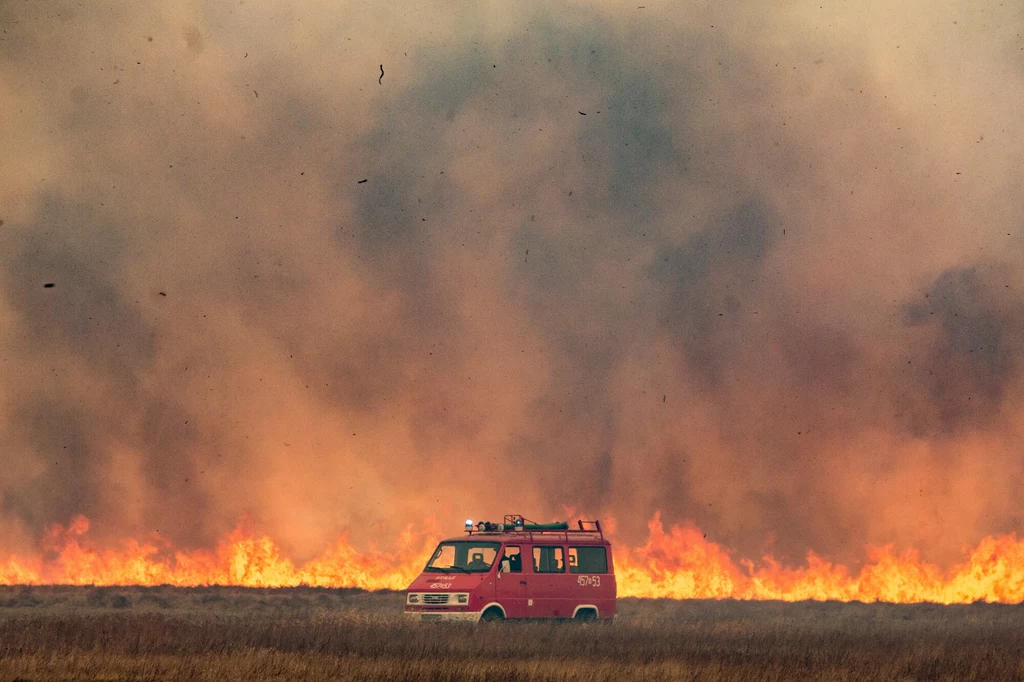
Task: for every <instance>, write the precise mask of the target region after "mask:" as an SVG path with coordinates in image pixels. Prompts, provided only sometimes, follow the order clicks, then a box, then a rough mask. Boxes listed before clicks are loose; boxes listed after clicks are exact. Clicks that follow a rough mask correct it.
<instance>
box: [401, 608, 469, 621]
mask: <svg viewBox="0 0 1024 682" xmlns="http://www.w3.org/2000/svg"><path fill="white" fill-rule="evenodd" d="M405 618H406V620H413V621H416V622H423V623H428V622H434V623H475V622H477V621H478V620H480V612H479V611H409V610H406V612H405Z"/></svg>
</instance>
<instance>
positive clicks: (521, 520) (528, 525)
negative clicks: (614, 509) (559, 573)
mask: <svg viewBox="0 0 1024 682" xmlns="http://www.w3.org/2000/svg"><path fill="white" fill-rule="evenodd" d="M576 524H577V526H578V527H577V528H570V527H569V523H568V522H567V521H555V522H553V523H536V522H535V521H531V520H529V519H527V518H525V517H523V515H522V514H505V518H504V520H503V521H502V522H501V523H491V522H490V521H480V522H478V523H476V524H474V523H473V522H472V521H466V533H468V534H469V535H473V534H481V533H484V534H486V533H524V534H529V536H530V537H531V538H532V537H533V534H534V533H538V534H544V535H554V534H559V535H563V534H564V535H565V538H566V540H568V539H569V535H570V534H573V535H588V536H592V537H598V538H600V539H601V540H604V531H603V530H601V522H600V521H598V520H594V521H583V520H579V521H577V522H576Z"/></svg>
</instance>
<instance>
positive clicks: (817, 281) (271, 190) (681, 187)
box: [0, 0, 1024, 561]
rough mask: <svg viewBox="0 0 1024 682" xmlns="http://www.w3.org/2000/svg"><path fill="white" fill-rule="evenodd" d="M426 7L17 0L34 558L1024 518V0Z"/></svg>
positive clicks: (723, 534)
mask: <svg viewBox="0 0 1024 682" xmlns="http://www.w3.org/2000/svg"><path fill="white" fill-rule="evenodd" d="M638 5H640V6H638ZM396 7H397V9H394V8H385V7H384V6H383V5H381V4H380V3H377V2H351V3H346V2H339V1H334V0H332V1H328V0H309V1H306V2H284V1H281V0H278V1H274V0H268V1H261V2H255V1H252V2H247V1H246V0H241V2H212V1H211V2H180V3H132V2H127V1H120V2H113V1H102V0H97V1H94V2H86V3H79V2H64V1H62V0H48V1H46V2H22V1H20V0H0V220H2V221H3V222H2V225H0V464H2V465H0V538H2V539H3V540H4V542H5V546H7V547H19V546H30V545H31V544H32V543H34V542H35V539H36V538H37V537H38V536H39V533H40V532H41V530H42V528H43V527H44V526H45V525H47V524H50V523H55V522H60V523H65V522H67V521H68V520H69V519H70V518H71V517H72V516H73V515H75V514H79V513H80V514H85V515H86V516H88V517H89V518H90V519H91V520H92V521H93V532H94V533H95V534H96V536H97V537H99V538H103V537H108V538H113V537H118V536H124V535H134V536H140V535H144V534H148V533H151V532H155V531H159V532H160V533H161V534H163V535H165V536H167V537H169V538H171V539H173V540H174V541H175V542H177V543H180V544H182V545H186V546H203V545H207V544H210V543H212V542H214V541H215V540H216V539H217V538H219V537H220V536H221V535H222V534H223V533H224V532H225V531H227V530H229V529H230V528H232V527H233V526H234V525H235V524H236V523H238V522H239V520H240V519H243V518H247V519H250V520H251V521H253V522H254V523H255V524H256V525H257V526H258V527H259V528H260V529H261V530H264V531H266V532H268V533H270V534H271V535H272V536H274V537H275V538H277V539H279V540H280V541H281V542H282V543H283V544H284V546H285V548H286V550H287V551H288V552H289V553H291V554H293V555H294V556H296V557H299V558H301V557H303V556H307V555H309V554H310V553H313V552H316V551H319V550H320V549H321V548H322V546H323V545H324V543H326V542H327V541H328V540H330V539H333V538H334V537H336V535H337V534H338V533H339V532H341V531H343V530H345V529H353V535H354V537H355V538H356V540H357V541H358V542H364V543H365V542H366V541H367V539H368V538H369V536H370V535H371V534H373V533H375V532H376V529H379V528H380V527H381V524H388V525H387V527H388V528H390V529H391V531H392V532H393V531H394V530H395V529H397V528H398V527H399V526H401V525H402V524H403V523H405V522H406V521H409V520H419V519H423V518H426V517H429V516H433V517H435V518H436V519H437V520H438V521H439V522H441V523H442V524H443V525H445V526H446V527H451V529H452V530H453V531H455V530H457V526H458V524H459V523H460V522H461V519H463V518H465V517H466V516H472V517H474V518H481V517H484V518H487V517H491V518H494V517H500V515H501V514H503V513H507V512H518V513H523V514H525V515H526V516H528V517H530V518H536V519H538V520H547V519H550V518H553V517H562V516H564V511H563V506H569V507H572V508H574V509H577V510H580V511H584V512H586V513H587V514H589V515H601V516H602V517H609V516H611V517H614V519H615V521H616V523H617V527H618V532H619V533H620V535H621V537H623V538H624V539H627V540H639V539H642V537H643V536H644V533H645V525H646V522H647V520H648V519H649V518H650V516H651V515H652V514H653V513H654V512H655V511H657V510H660V511H661V512H662V517H663V519H664V520H665V521H667V522H670V523H682V522H686V521H693V522H695V523H696V524H698V525H699V526H700V527H701V528H702V529H703V530H704V531H706V532H707V533H708V537H709V539H712V538H713V539H714V540H716V541H718V542H721V543H723V544H725V545H727V546H730V547H734V548H736V549H737V550H738V551H739V552H740V554H741V555H743V556H749V557H751V558H756V557H758V556H760V555H761V553H762V552H764V551H772V552H774V553H775V554H776V555H777V556H780V557H782V558H787V559H793V560H797V561H799V560H800V559H801V558H802V557H803V554H804V552H805V551H806V550H807V549H813V550H815V551H817V552H820V553H822V554H825V555H826V556H828V557H834V558H838V559H840V560H848V559H849V558H851V557H857V556H860V555H861V554H862V548H863V546H864V544H865V543H875V544H881V543H887V542H895V543H897V544H899V545H900V546H902V547H908V546H914V547H920V548H921V549H923V550H924V552H925V554H926V556H929V557H932V558H935V559H940V560H941V559H943V558H947V557H948V556H950V555H951V554H958V553H959V550H960V549H961V547H963V546H964V545H971V544H973V543H975V542H976V541H977V540H978V539H979V538H980V537H982V536H983V535H986V534H990V533H1002V532H1010V531H1021V530H1024V516H1022V513H1021V511H1020V506H1019V504H1018V500H1019V497H1020V493H1021V487H1022V484H1024V458H1022V456H1021V453H1022V445H1024V442H1022V433H1024V432H1022V427H1024V402H1022V399H1024V392H1022V388H1024V382H1022V378H1024V376H1022V366H1021V363H1022V358H1024V356H1022V352H1024V277H1022V269H1021V264H1022V262H1024V193H1022V192H1021V187H1022V182H1024V171H1022V170H1021V169H1022V168H1024V163H1022V161H1024V157H1022V151H1024V142H1022V140H1024V137H1022V135H1024V123H1022V122H1024V9H1022V7H1021V5H1020V4H1019V3H1014V2H1005V3H1002V2H979V1H977V0H962V1H959V2H925V1H924V0H918V1H916V2H905V3H891V2H888V1H884V2H883V1H881V0H879V1H877V2H834V1H828V0H816V1H815V2H665V1H664V0H638V2H636V3H631V4H627V3H610V2H604V3H527V2H523V3H509V2H495V3H470V4H466V3H448V2H436V3H424V2H419V3H411V2H410V3H400V4H399V5H396ZM381 66H383V70H384V76H383V78H381V73H380V71H381ZM363 180H365V182H362V181H363ZM47 283H52V284H54V286H53V287H45V286H44V285H45V284H47ZM371 524H375V525H373V526H371Z"/></svg>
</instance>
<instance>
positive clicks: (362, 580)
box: [0, 514, 1024, 604]
mask: <svg viewBox="0 0 1024 682" xmlns="http://www.w3.org/2000/svg"><path fill="white" fill-rule="evenodd" d="M648 527H649V529H650V535H649V536H648V539H647V542H646V543H645V544H644V545H642V546H640V547H632V548H630V547H623V546H622V545H621V544H616V546H615V552H614V557H615V570H616V574H617V580H618V585H619V595H620V596H623V597H626V596H631V597H667V598H672V599H685V598H705V599H706V598H715V599H718V598H734V599H781V600H786V601H798V600H804V599H816V600H829V599H834V600H841V601H851V600H860V601H865V602H871V601H885V602H937V603H943V604H951V603H968V602H973V601H978V600H983V601H991V602H1020V601H1024V541H1021V540H1017V539H1016V538H1015V537H1014V536H1003V537H998V538H992V537H990V538H985V539H984V540H982V541H981V543H980V544H979V545H978V547H977V548H976V549H974V550H973V551H972V552H971V553H970V554H969V556H968V558H967V560H966V561H965V562H964V563H962V564H961V565H958V566H955V567H953V568H952V569H949V570H942V569H940V568H939V567H938V566H935V565H933V564H929V563H927V562H924V561H922V560H921V559H920V556H919V554H918V553H917V552H915V551H912V550H911V551H904V552H897V551H895V550H894V549H893V547H891V546H886V547H872V548H869V550H868V557H867V562H866V563H865V564H864V565H863V567H862V568H861V569H860V570H859V571H858V572H856V573H853V572H851V571H850V570H849V569H848V568H846V567H844V566H838V565H835V564H832V563H830V562H828V561H826V560H824V559H822V558H821V557H819V556H817V555H815V554H814V553H808V555H807V562H806V565H805V566H801V567H786V566H782V565H780V564H779V563H778V562H777V561H776V560H774V559H773V558H772V557H770V556H768V557H763V558H762V559H761V561H760V563H758V564H755V563H754V562H749V561H739V562H737V561H735V560H734V559H733V558H732V557H731V555H730V553H729V552H728V551H727V550H726V549H725V548H723V547H721V546H720V545H718V544H716V543H714V542H709V541H708V540H706V539H705V537H704V534H703V533H701V532H700V531H699V530H698V529H697V528H696V527H694V526H682V527H680V526H673V527H671V528H670V529H669V530H667V531H666V530H665V528H664V526H663V525H662V522H661V519H660V516H659V515H657V514H656V515H655V516H654V518H653V519H651V521H650V523H649V524H648ZM88 530H89V521H88V520H87V519H86V518H85V517H76V518H75V519H73V520H72V522H71V523H70V524H69V525H68V526H67V527H64V526H60V525H57V526H53V527H51V528H50V529H49V530H48V532H47V533H46V535H45V536H44V538H43V540H42V542H41V544H40V552H39V553H38V554H37V555H34V556H27V557H24V556H8V557H0V585H15V584H28V585H32V584H73V585H127V584H133V585H161V584H168V585H179V586H195V585H241V586H250V587H284V586H296V585H313V586H319V587H361V588H364V589H370V590H373V589H395V590H401V589H404V588H405V587H406V586H407V585H408V584H409V583H410V582H411V581H412V580H413V578H415V577H416V575H417V574H418V573H419V571H420V569H421V568H422V566H423V564H424V563H425V561H426V558H427V556H428V555H429V553H430V552H431V550H432V549H433V548H434V545H435V543H436V539H435V538H433V537H431V536H430V534H429V533H426V532H423V531H416V530H413V528H412V527H410V528H408V529H406V531H405V532H403V533H402V534H401V536H400V538H399V540H398V542H397V543H396V546H395V547H394V548H393V549H392V550H391V551H386V552H385V551H380V550H376V549H374V550H370V551H359V550H356V549H355V548H354V547H353V546H352V545H351V544H350V543H349V541H348V539H347V537H345V536H344V535H343V536H342V537H340V538H338V540H337V541H335V543H334V544H333V545H331V546H330V547H328V548H327V549H326V550H325V551H324V552H323V553H322V554H321V555H320V556H319V557H317V558H315V559H313V560H311V561H308V562H306V563H304V564H302V565H300V566H296V565H295V564H294V563H293V562H292V561H291V560H290V559H288V558H286V557H282V556H281V552H280V549H279V548H278V546H277V545H276V544H275V543H274V542H273V540H271V539H270V538H269V537H266V536H257V535H255V534H253V533H249V532H246V531H243V530H242V529H241V528H239V529H236V530H235V531H234V532H232V533H231V534H230V535H229V536H228V537H227V538H225V540H224V541H223V542H222V543H221V544H220V545H219V546H218V547H217V548H216V549H215V550H194V551H188V552H184V551H177V552H175V551H172V550H171V549H170V548H169V547H166V546H161V543H160V542H158V541H151V542H138V541H136V540H126V541H124V542H122V543H121V545H120V547H117V548H115V549H93V548H91V547H90V546H89V545H90V543H89V542H88Z"/></svg>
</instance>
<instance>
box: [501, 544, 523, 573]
mask: <svg viewBox="0 0 1024 682" xmlns="http://www.w3.org/2000/svg"><path fill="white" fill-rule="evenodd" d="M500 570H501V572H502V573H522V572H523V554H522V552H520V551H519V548H518V547H515V546H513V545H509V546H508V547H506V548H505V554H504V555H502V557H501V569H500Z"/></svg>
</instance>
